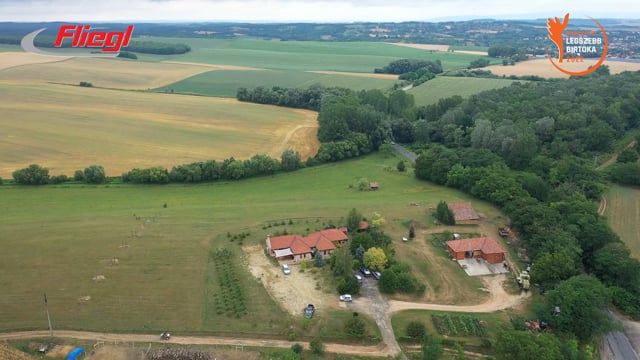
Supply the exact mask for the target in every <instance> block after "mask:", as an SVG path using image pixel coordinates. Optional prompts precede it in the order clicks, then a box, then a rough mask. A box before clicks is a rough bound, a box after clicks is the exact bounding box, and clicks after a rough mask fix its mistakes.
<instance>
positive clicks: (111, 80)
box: [0, 53, 227, 90]
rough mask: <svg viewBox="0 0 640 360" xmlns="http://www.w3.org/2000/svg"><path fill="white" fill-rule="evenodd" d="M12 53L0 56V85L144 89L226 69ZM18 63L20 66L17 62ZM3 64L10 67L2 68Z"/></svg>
mask: <svg viewBox="0 0 640 360" xmlns="http://www.w3.org/2000/svg"><path fill="white" fill-rule="evenodd" d="M7 54H8V55H9V56H7ZM12 54H13V55H15V54H14V53H0V82H6V83H22V84H36V83H57V84H74V85H77V84H79V83H80V82H81V81H86V82H90V83H92V84H93V86H96V87H104V88H117V89H129V90H147V89H152V88H157V87H161V86H165V85H168V84H172V83H174V82H176V81H180V80H183V79H185V78H188V77H190V76H193V75H196V74H200V73H203V72H206V71H211V70H219V69H225V70H227V68H226V67H224V66H217V65H207V64H186V63H168V62H150V61H140V60H137V61H132V60H126V59H104V58H59V57H49V56H39V55H33V56H36V57H42V58H44V59H51V58H53V59H54V60H49V61H55V62H47V63H33V61H35V60H34V59H32V58H31V57H26V58H22V57H19V56H18V57H16V56H13V55H12ZM27 55H30V54H27ZM60 59H62V60H60ZM21 60H22V61H23V63H22V64H20V63H19V62H20V61H21ZM29 61H32V63H29ZM42 62H44V61H42ZM5 64H7V65H11V64H13V65H11V66H10V67H9V66H6V68H5V69H2V66H3V65H5ZM18 65H19V66H18Z"/></svg>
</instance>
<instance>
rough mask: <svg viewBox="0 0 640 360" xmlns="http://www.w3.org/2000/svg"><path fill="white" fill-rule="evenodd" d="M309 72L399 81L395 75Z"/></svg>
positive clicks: (311, 71) (312, 71)
mask: <svg viewBox="0 0 640 360" xmlns="http://www.w3.org/2000/svg"><path fill="white" fill-rule="evenodd" d="M307 72H310V73H314V74H327V75H344V76H355V77H364V78H371V79H387V80H398V75H393V74H376V73H357V72H346V71H324V70H310V71H307Z"/></svg>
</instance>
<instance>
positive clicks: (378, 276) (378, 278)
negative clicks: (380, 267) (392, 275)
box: [373, 271, 382, 280]
mask: <svg viewBox="0 0 640 360" xmlns="http://www.w3.org/2000/svg"><path fill="white" fill-rule="evenodd" d="M381 276H382V274H381V273H380V271H374V272H373V277H374V278H376V280H380V277H381Z"/></svg>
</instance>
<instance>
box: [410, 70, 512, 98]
mask: <svg viewBox="0 0 640 360" xmlns="http://www.w3.org/2000/svg"><path fill="white" fill-rule="evenodd" d="M514 81H515V80H504V79H483V78H471V77H452V76H439V77H437V78H435V79H433V80H430V81H427V82H425V83H424V84H422V85H420V86H417V87H415V88H413V89H411V90H409V94H413V96H414V97H415V99H416V104H417V105H430V104H434V103H436V102H438V100H440V99H443V98H447V97H450V96H454V95H460V96H462V97H467V96H471V95H474V94H477V93H479V92H481V91H485V90H492V89H499V88H502V87H505V86H509V85H511V84H512V83H513V82H514Z"/></svg>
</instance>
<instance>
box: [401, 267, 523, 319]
mask: <svg viewBox="0 0 640 360" xmlns="http://www.w3.org/2000/svg"><path fill="white" fill-rule="evenodd" d="M506 279H507V277H506V276H505V275H493V276H492V277H491V279H490V280H489V281H488V289H489V294H490V297H489V300H487V301H485V302H483V303H482V304H477V305H444V304H423V303H413V302H406V301H398V300H390V301H389V312H390V313H395V312H398V311H402V310H411V309H421V310H437V311H451V312H471V313H480V312H494V311H498V310H504V309H508V308H512V307H517V306H519V305H522V304H523V303H524V302H525V301H526V300H527V299H528V298H529V297H530V296H531V294H530V293H528V292H526V293H521V294H520V295H509V294H507V293H506V292H505V291H504V289H503V288H502V283H503V282H504V281H505V280H506Z"/></svg>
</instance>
